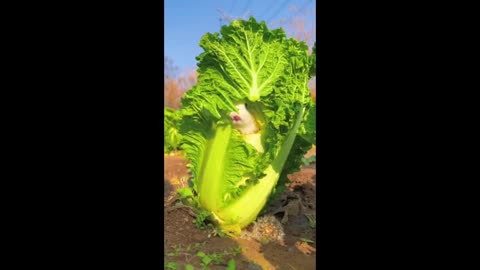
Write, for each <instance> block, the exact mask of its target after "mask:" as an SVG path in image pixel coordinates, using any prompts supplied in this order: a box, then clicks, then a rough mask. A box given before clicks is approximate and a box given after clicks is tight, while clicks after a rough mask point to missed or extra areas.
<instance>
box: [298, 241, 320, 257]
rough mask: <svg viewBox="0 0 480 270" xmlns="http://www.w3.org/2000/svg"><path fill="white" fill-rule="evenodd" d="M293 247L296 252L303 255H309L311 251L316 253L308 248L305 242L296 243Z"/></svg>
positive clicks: (312, 248) (311, 248)
mask: <svg viewBox="0 0 480 270" xmlns="http://www.w3.org/2000/svg"><path fill="white" fill-rule="evenodd" d="M295 246H296V247H297V248H298V250H300V251H301V252H302V253H303V254H305V255H310V253H312V251H313V252H316V251H317V250H316V249H315V248H314V247H312V246H310V245H309V244H308V243H305V242H300V241H297V242H296V243H295Z"/></svg>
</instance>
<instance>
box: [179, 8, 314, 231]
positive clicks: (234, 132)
mask: <svg viewBox="0 0 480 270" xmlns="http://www.w3.org/2000/svg"><path fill="white" fill-rule="evenodd" d="M200 46H201V47H202V48H203V50H204V52H203V53H201V54H200V55H199V56H198V57H197V60H198V70H197V71H198V74H199V75H198V83H197V85H195V86H194V87H192V89H190V90H189V91H187V92H186V94H185V95H184V97H183V99H182V108H181V113H182V117H183V118H182V123H181V127H180V133H181V134H182V136H183V139H182V142H183V145H182V149H183V150H184V151H185V155H186V157H187V158H188V159H189V160H190V164H189V166H190V170H191V172H192V174H193V179H192V182H193V190H194V193H192V194H194V196H195V199H196V201H197V202H198V203H199V205H200V206H201V207H202V208H204V209H206V210H208V211H209V212H210V213H211V217H212V218H213V220H214V221H215V222H216V223H217V224H218V225H219V226H220V227H221V228H222V229H223V230H224V231H226V232H230V233H239V232H240V230H241V228H243V227H245V226H247V225H248V224H249V223H251V222H252V221H254V220H255V219H256V217H257V215H258V214H259V213H260V211H261V210H262V208H263V207H264V206H265V204H266V203H267V200H268V199H269V197H270V196H272V195H273V194H276V193H278V192H279V191H281V188H282V187H283V186H284V185H283V184H284V183H285V182H286V181H287V177H286V175H287V174H289V173H292V172H295V171H297V170H298V169H299V167H300V165H301V164H302V157H303V155H304V154H305V153H306V152H307V151H308V150H309V149H310V148H311V146H312V143H311V142H309V140H306V139H305V138H303V137H302V136H297V135H299V134H300V133H302V134H309V133H312V132H313V131H312V130H310V129H311V128H312V126H311V125H308V124H305V123H306V122H305V121H306V120H307V116H308V115H309V110H310V108H311V107H312V105H313V103H312V101H311V96H310V90H309V88H308V85H307V83H308V81H309V79H310V78H311V77H312V74H313V73H312V70H314V69H315V67H314V59H313V57H312V56H311V55H308V47H307V45H306V44H305V43H304V42H299V41H297V40H295V39H293V38H290V39H287V37H286V35H285V32H284V31H283V29H275V30H269V29H268V28H267V26H266V24H265V22H260V23H258V22H257V21H256V20H255V19H254V18H253V17H251V18H250V20H248V21H243V20H235V21H232V23H231V24H230V25H229V26H223V27H222V28H221V31H220V33H214V34H211V33H207V34H205V35H204V36H203V37H202V39H201V41H200Z"/></svg>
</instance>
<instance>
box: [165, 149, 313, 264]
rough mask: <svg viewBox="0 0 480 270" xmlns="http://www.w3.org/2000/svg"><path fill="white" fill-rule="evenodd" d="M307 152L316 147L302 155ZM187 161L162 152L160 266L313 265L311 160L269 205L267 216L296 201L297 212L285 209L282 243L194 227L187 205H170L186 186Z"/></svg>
mask: <svg viewBox="0 0 480 270" xmlns="http://www.w3.org/2000/svg"><path fill="white" fill-rule="evenodd" d="M312 155H315V148H313V149H312V150H310V151H309V152H308V153H307V154H306V156H305V157H310V156H312ZM186 164H187V161H186V160H185V159H184V158H182V157H181V156H180V155H166V156H165V159H164V166H165V171H164V187H165V189H164V207H165V209H166V210H167V209H168V211H165V212H164V225H165V226H164V247H165V254H164V262H165V263H164V265H165V267H164V268H165V269H212V270H214V269H227V266H228V262H229V261H230V260H231V259H233V260H234V261H235V266H236V268H235V269H297V270H310V269H316V268H315V265H316V260H315V258H316V256H315V255H316V254H315V253H316V244H317V243H316V229H315V227H316V224H315V225H314V223H312V219H309V218H307V217H308V216H309V217H312V216H313V217H315V210H316V206H315V205H316V196H315V190H316V163H315V162H313V163H310V164H309V165H306V166H303V167H302V169H301V170H300V171H299V172H297V173H294V174H291V175H289V178H290V180H291V182H290V183H289V184H287V187H288V189H287V190H286V191H285V193H284V194H283V196H280V198H278V199H277V200H276V201H274V202H273V203H272V205H271V206H270V207H269V208H268V211H267V214H268V213H269V212H270V213H274V210H276V209H278V208H279V207H280V208H281V207H282V206H284V205H285V204H287V205H292V204H293V203H292V204H289V202H291V201H294V202H295V200H296V201H297V202H298V201H300V202H301V205H302V208H301V211H300V212H297V213H296V212H295V211H289V214H288V216H287V218H288V220H284V221H286V222H285V224H283V230H284V233H285V237H284V242H283V243H277V242H274V241H257V240H253V239H249V240H247V239H241V238H238V239H234V238H230V237H226V236H225V237H220V236H215V235H212V232H213V229H211V228H206V229H199V228H197V227H196V226H195V224H194V220H195V218H194V217H193V215H192V213H191V211H190V210H189V209H188V208H174V207H173V208H172V207H171V206H172V205H173V203H172V199H173V198H174V194H175V192H176V189H177V188H179V187H182V186H185V185H187V183H186V181H187V179H188V170H187V167H186ZM284 215H285V213H284V212H280V213H277V214H275V217H276V218H277V219H278V220H279V221H281V220H282V219H283V218H284ZM199 252H200V254H199ZM202 252H203V254H205V256H203V254H202ZM199 255H200V256H199ZM202 260H203V261H202ZM187 265H191V266H193V268H190V266H187ZM205 266H207V268H205ZM228 269H230V268H228ZM232 269H233V268H232Z"/></svg>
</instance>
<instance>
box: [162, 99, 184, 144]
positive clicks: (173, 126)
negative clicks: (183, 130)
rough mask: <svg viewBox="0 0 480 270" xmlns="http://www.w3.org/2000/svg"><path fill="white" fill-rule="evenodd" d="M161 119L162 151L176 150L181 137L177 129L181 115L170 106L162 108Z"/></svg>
mask: <svg viewBox="0 0 480 270" xmlns="http://www.w3.org/2000/svg"><path fill="white" fill-rule="evenodd" d="M163 119H164V120H163V122H164V124H163V132H164V134H163V135H164V140H163V152H164V153H170V152H172V151H178V150H179V147H180V141H181V139H182V136H181V135H180V133H179V130H178V129H179V126H178V125H179V123H180V120H181V115H180V113H179V112H178V111H175V110H173V109H171V108H164V118H163Z"/></svg>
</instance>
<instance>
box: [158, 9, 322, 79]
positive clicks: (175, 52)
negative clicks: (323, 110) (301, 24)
mask: <svg viewBox="0 0 480 270" xmlns="http://www.w3.org/2000/svg"><path fill="white" fill-rule="evenodd" d="M292 6H296V7H297V9H298V10H299V11H303V12H309V13H308V14H309V15H308V17H307V24H306V28H307V29H310V28H312V27H313V24H314V23H315V16H314V13H313V9H314V8H315V7H316V4H315V1H313V0H165V9H164V10H165V24H164V25H165V29H164V35H165V36H164V37H165V52H164V54H165V56H168V57H169V58H170V59H172V60H173V64H174V65H175V66H177V67H179V73H183V72H186V71H188V70H191V69H196V60H195V57H196V56H197V55H199V54H200V53H201V52H202V48H200V46H198V43H199V41H200V38H201V37H202V36H203V35H204V34H205V33H207V32H210V33H213V32H218V31H219V30H220V26H221V25H222V24H226V23H228V22H226V21H225V20H223V21H221V20H220V18H222V14H223V15H224V16H229V17H233V18H242V17H243V18H245V19H248V17H249V16H254V17H255V18H256V19H257V20H258V21H262V20H264V21H266V22H267V25H269V27H270V23H271V22H273V21H275V22H277V23H276V26H274V27H273V28H276V27H279V26H280V25H279V24H278V22H279V20H281V19H286V20H289V19H291V18H292V17H293V16H294V15H295V12H294V11H293V10H292ZM287 32H288V31H287Z"/></svg>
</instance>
